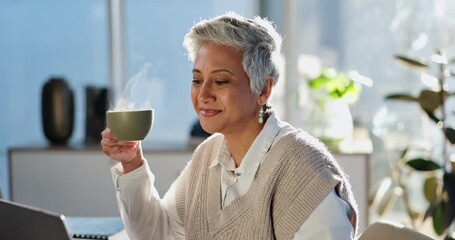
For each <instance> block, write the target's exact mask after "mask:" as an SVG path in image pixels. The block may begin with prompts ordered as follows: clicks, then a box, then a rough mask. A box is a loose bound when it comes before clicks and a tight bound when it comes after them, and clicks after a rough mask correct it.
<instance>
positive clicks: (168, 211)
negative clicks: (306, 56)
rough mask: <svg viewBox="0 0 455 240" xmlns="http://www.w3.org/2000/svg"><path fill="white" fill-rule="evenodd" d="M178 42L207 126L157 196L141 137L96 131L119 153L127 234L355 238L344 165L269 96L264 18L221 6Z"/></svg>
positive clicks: (271, 49)
mask: <svg viewBox="0 0 455 240" xmlns="http://www.w3.org/2000/svg"><path fill="white" fill-rule="evenodd" d="M184 45H185V47H186V48H187V50H188V52H189V57H190V58H191V60H193V61H194V68H193V84H192V87H191V98H192V102H193V106H194V110H195V111H196V113H197V114H198V116H199V119H200V122H201V125H202V127H203V128H204V130H205V131H207V132H209V133H213V135H212V136H211V137H209V138H208V139H207V140H205V141H204V142H203V143H202V144H200V145H199V146H198V147H197V149H196V150H195V151H194V154H193V158H192V159H191V161H190V162H189V163H188V165H187V166H186V168H185V169H184V170H183V172H182V174H181V175H180V176H179V177H178V178H177V180H176V181H175V182H174V183H173V185H172V186H171V188H170V189H169V190H168V192H167V193H166V195H165V196H164V198H162V199H161V198H160V197H159V196H158V194H157V192H156V190H155V188H154V186H153V183H154V176H153V174H152V173H151V171H150V169H149V166H148V164H147V161H146V160H145V159H144V157H143V154H142V149H141V144H140V142H119V141H118V140H117V139H116V137H115V136H114V135H113V134H112V133H111V131H110V129H109V128H106V130H105V131H103V133H102V137H103V139H102V141H101V144H102V146H103V151H104V152H105V153H106V154H107V155H108V156H110V157H111V158H112V159H114V160H117V161H120V163H119V164H117V165H116V166H114V167H113V168H112V174H113V178H114V182H115V184H116V187H117V197H118V203H119V208H120V212H121V216H122V218H123V220H124V222H125V226H126V230H127V232H128V235H129V236H130V238H131V239H352V238H353V237H354V236H355V233H356V229H357V207H356V202H355V200H354V198H353V194H352V192H351V188H350V185H349V182H348V180H347V178H346V176H345V174H344V173H343V172H342V170H341V169H340V167H339V166H338V164H337V163H336V161H335V160H334V159H333V157H332V155H331V154H330V153H329V152H328V151H327V150H326V148H325V147H324V146H323V145H322V144H321V143H320V142H319V141H318V140H316V139H314V138H313V137H311V136H309V135H308V134H307V133H305V132H304V131H302V130H300V129H296V128H294V127H293V126H291V125H289V124H288V123H286V122H284V121H281V120H280V119H279V118H278V117H277V116H276V115H275V114H274V113H273V111H272V109H271V106H270V105H269V104H268V101H269V99H270V96H271V94H272V89H273V86H274V85H275V84H276V83H277V81H278V76H279V72H278V65H279V52H280V48H281V37H280V36H279V35H278V33H277V32H276V31H275V29H274V28H273V26H272V25H271V23H270V22H268V21H267V20H265V19H261V18H259V17H257V18H254V19H246V18H244V17H241V16H239V15H237V14H234V13H227V14H225V15H222V16H219V17H216V18H213V19H210V20H204V21H201V22H199V23H197V24H196V25H195V26H193V28H192V29H191V30H190V31H189V32H188V33H187V34H186V36H185V39H184ZM151 167H152V169H153V166H151Z"/></svg>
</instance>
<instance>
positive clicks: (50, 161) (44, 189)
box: [9, 147, 369, 230]
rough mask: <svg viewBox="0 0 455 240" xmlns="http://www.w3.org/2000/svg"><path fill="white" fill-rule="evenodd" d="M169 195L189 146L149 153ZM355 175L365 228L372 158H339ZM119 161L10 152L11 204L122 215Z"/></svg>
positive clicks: (67, 153)
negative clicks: (116, 173)
mask: <svg viewBox="0 0 455 240" xmlns="http://www.w3.org/2000/svg"><path fill="white" fill-rule="evenodd" d="M145 157H146V159H147V160H148V162H149V166H150V168H151V169H152V171H153V173H154V174H155V176H156V180H155V181H156V182H155V186H156V188H157V190H158V192H159V193H160V195H161V196H163V195H164V193H165V192H166V190H167V189H168V188H169V186H170V185H171V183H172V182H173V181H174V179H175V178H176V177H177V176H178V174H179V173H180V171H181V170H182V169H183V167H184V166H185V164H186V163H187V162H188V161H189V160H190V158H191V151H190V150H189V149H187V148H185V147H183V148H179V149H173V150H146V151H145ZM335 158H336V159H337V160H338V162H339V163H340V165H341V166H342V168H343V169H344V170H345V171H346V173H347V174H348V175H349V177H350V180H351V183H352V187H353V191H354V194H355V198H356V200H357V202H358V204H359V209H360V220H361V221H360V229H361V230H362V229H364V227H365V226H367V224H368V215H367V213H368V211H367V210H368V206H367V193H368V158H369V156H368V154H361V153H353V154H343V153H336V154H335ZM115 163H116V162H114V161H112V160H111V159H109V158H108V157H106V156H105V155H104V153H103V152H102V151H101V149H100V148H98V147H92V148H90V147H71V148H67V147H65V148H57V147H51V148H48V147H35V148H29V147H27V148H12V149H10V150H9V166H10V197H11V200H13V201H16V202H20V203H24V204H28V205H32V206H36V207H40V208H43V209H47V210H51V211H55V212H59V213H62V214H65V215H69V216H118V215H119V212H118V208H117V202H116V198H115V187H114V184H113V182H112V178H111V173H110V168H111V167H112V166H113V165H114V164H115Z"/></svg>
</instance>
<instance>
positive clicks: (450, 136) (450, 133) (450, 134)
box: [444, 127, 455, 144]
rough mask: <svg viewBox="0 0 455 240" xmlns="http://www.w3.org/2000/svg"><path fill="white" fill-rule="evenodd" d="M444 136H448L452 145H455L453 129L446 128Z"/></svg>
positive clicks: (454, 130) (454, 131)
mask: <svg viewBox="0 0 455 240" xmlns="http://www.w3.org/2000/svg"><path fill="white" fill-rule="evenodd" d="M444 134H445V135H446V137H447V139H448V140H449V141H450V143H452V144H454V143H455V129H453V128H451V127H448V128H445V129H444Z"/></svg>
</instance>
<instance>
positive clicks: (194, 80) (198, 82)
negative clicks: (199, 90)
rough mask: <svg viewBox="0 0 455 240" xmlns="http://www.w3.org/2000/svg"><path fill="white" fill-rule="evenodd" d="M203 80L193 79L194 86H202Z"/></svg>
mask: <svg viewBox="0 0 455 240" xmlns="http://www.w3.org/2000/svg"><path fill="white" fill-rule="evenodd" d="M201 83H202V80H197V79H193V85H198V84H201Z"/></svg>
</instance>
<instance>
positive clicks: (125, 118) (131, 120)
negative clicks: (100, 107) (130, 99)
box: [106, 109, 153, 141]
mask: <svg viewBox="0 0 455 240" xmlns="http://www.w3.org/2000/svg"><path fill="white" fill-rule="evenodd" d="M106 120H107V126H108V127H109V128H110V129H111V131H112V133H114V135H115V136H116V137H117V139H118V140H119V141H140V140H144V139H145V137H147V135H148V133H149V132H150V129H151V128H152V126H153V109H146V110H128V111H107V112H106Z"/></svg>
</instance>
